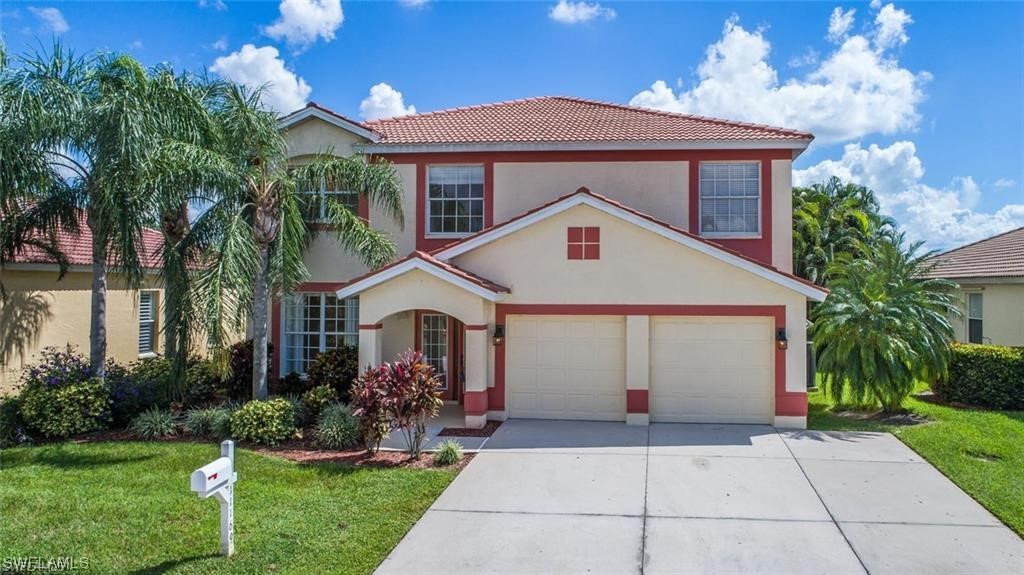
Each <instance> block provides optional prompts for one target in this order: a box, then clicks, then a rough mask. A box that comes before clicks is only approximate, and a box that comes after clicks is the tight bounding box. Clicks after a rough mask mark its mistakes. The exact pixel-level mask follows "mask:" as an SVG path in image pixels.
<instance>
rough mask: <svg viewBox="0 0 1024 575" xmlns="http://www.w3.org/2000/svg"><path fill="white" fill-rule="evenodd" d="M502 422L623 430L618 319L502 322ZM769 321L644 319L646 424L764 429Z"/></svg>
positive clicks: (622, 332)
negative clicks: (505, 412)
mask: <svg viewBox="0 0 1024 575" xmlns="http://www.w3.org/2000/svg"><path fill="white" fill-rule="evenodd" d="M507 324H508V325H507V334H506V335H507V340H506V344H505V345H506V346H507V349H506V353H507V355H506V368H505V369H506V379H505V381H506V386H507V387H508V409H509V417H513V418H541V419H587V420H604V421H624V420H625V418H626V322H625V318H624V317H622V316H547V315H545V316H509V318H508V321H507ZM771 326H772V324H771V320H770V319H768V318H756V317H749V318H738V317H689V316H680V317H676V316H665V317H662V316H654V317H651V318H650V333H649V334H648V337H649V341H648V344H649V345H648V349H649V354H650V357H649V377H650V380H649V384H648V385H649V395H648V397H649V412H650V416H651V421H662V422H716V423H770V422H771V421H772V413H773V409H772V408H773V404H772V398H773V395H774V392H773V386H772V372H773V369H772V365H773V364H772V355H773V354H772V350H773V347H772V346H773V339H772V327H771Z"/></svg>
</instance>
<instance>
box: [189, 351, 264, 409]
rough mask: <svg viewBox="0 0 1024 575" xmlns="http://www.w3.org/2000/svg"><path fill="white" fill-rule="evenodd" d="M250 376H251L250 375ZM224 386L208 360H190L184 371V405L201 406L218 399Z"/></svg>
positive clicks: (215, 367)
mask: <svg viewBox="0 0 1024 575" xmlns="http://www.w3.org/2000/svg"><path fill="white" fill-rule="evenodd" d="M250 376H251V374H250ZM225 388H226V385H225V383H224V381H223V380H222V378H221V373H220V370H218V369H217V366H216V364H214V362H213V361H212V360H210V359H198V358H196V359H192V360H190V362H189V366H188V368H187V370H186V371H185V404H186V405H203V404H208V403H211V402H213V401H215V400H217V399H220V397H221V396H222V395H224V393H225Z"/></svg>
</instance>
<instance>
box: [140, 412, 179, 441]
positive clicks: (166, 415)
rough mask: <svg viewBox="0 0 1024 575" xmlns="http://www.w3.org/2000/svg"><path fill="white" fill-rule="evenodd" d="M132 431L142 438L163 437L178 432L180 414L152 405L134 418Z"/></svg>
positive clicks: (172, 435)
mask: <svg viewBox="0 0 1024 575" xmlns="http://www.w3.org/2000/svg"><path fill="white" fill-rule="evenodd" d="M132 431H133V432H135V435H138V436H139V437H141V438H142V439H161V438H164V437H174V436H175V435H177V434H178V416H177V415H175V414H174V413H172V412H170V411H169V410H166V409H158V408H156V407H151V408H149V409H147V410H146V411H144V412H142V413H141V414H140V415H139V416H138V417H136V418H135V419H134V420H132Z"/></svg>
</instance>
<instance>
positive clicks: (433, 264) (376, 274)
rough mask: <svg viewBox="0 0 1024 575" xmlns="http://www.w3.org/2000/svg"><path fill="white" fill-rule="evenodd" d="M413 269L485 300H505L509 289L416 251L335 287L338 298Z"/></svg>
mask: <svg viewBox="0 0 1024 575" xmlns="http://www.w3.org/2000/svg"><path fill="white" fill-rule="evenodd" d="M413 270H420V271H423V272H426V273H428V274H430V275H432V276H434V277H436V278H438V279H439V280H441V281H445V282H448V283H450V284H452V285H455V286H458V287H461V288H462V289H465V290H467V291H470V292H472V293H474V294H476V295H478V296H480V297H482V298H484V299H486V300H488V301H501V300H502V299H504V294H507V293H509V291H510V290H509V289H508V288H507V287H505V286H503V285H500V284H497V283H495V282H492V281H490V280H488V279H486V278H482V277H480V276H478V275H476V274H472V273H470V272H467V271H466V270H463V269H460V268H458V267H456V266H454V265H452V264H450V263H448V262H443V261H441V260H439V259H437V258H435V257H434V256H432V255H430V254H428V253H426V252H421V251H415V252H412V253H411V254H409V255H407V256H405V257H404V258H402V259H400V260H397V261H394V262H392V263H390V264H388V265H386V266H384V267H382V268H379V269H376V270H373V271H371V272H369V273H366V274H363V275H361V276H359V277H357V278H354V279H351V280H349V281H347V282H345V283H343V284H341V286H339V287H338V291H337V296H338V297H339V298H346V297H351V296H354V295H356V294H358V293H359V292H362V291H365V290H367V289H370V288H372V287H374V286H376V285H379V284H382V283H384V282H386V281H388V280H389V279H392V278H396V277H398V276H400V275H402V274H405V273H407V272H411V271H413Z"/></svg>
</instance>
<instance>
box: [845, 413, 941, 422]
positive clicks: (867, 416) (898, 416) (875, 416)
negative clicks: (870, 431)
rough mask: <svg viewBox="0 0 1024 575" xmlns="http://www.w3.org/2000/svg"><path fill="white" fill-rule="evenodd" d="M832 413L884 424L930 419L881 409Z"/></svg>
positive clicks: (847, 417) (927, 420) (926, 420)
mask: <svg viewBox="0 0 1024 575" xmlns="http://www.w3.org/2000/svg"><path fill="white" fill-rule="evenodd" d="M832 415H835V416H837V417H842V418H845V419H852V420H855V421H873V422H877V423H884V424H886V425H919V424H921V423H928V422H929V421H931V419H929V418H928V417H925V416H924V415H920V414H917V413H884V412H882V411H834V412H832Z"/></svg>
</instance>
